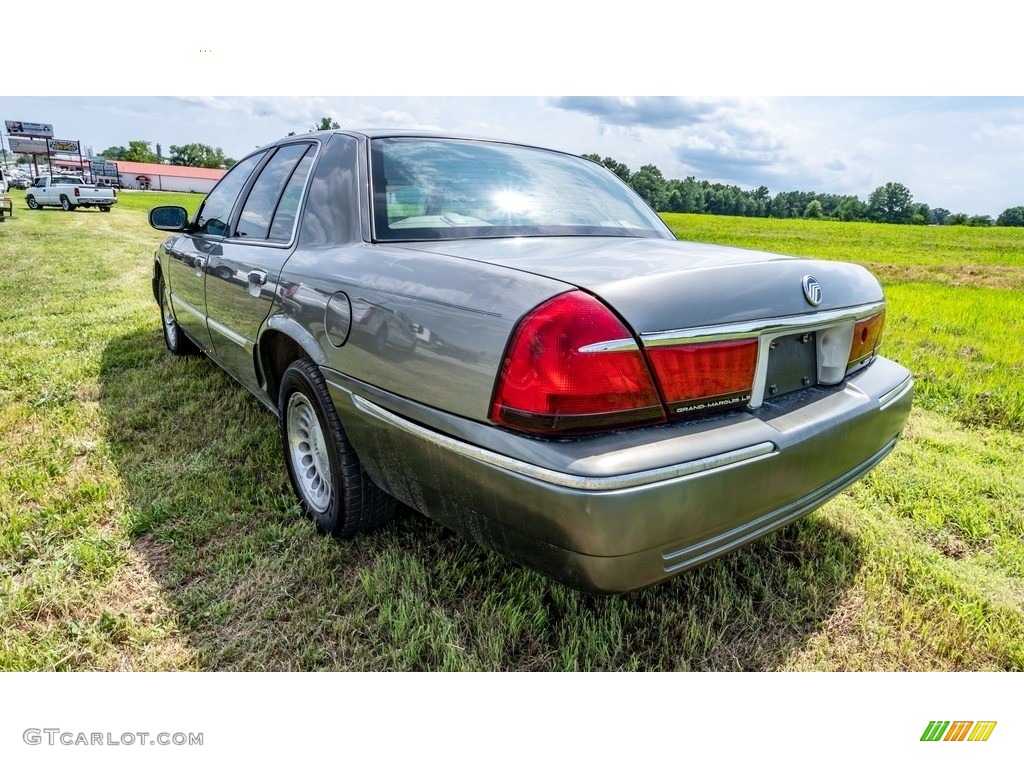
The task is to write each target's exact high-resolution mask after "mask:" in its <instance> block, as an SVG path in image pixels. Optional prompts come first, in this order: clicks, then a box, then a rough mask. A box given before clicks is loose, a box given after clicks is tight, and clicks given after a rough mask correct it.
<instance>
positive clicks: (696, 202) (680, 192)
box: [665, 176, 704, 213]
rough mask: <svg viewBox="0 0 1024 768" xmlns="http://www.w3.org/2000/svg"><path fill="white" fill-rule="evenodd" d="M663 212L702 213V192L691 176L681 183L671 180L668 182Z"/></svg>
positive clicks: (677, 180)
mask: <svg viewBox="0 0 1024 768" xmlns="http://www.w3.org/2000/svg"><path fill="white" fill-rule="evenodd" d="M665 210H666V211H671V212H672V213H703V212H704V190H703V188H702V187H701V186H700V184H698V183H697V182H696V181H695V180H694V178H693V176H687V177H686V178H685V179H683V180H682V181H679V179H672V180H671V181H670V182H668V199H667V200H666V201H665Z"/></svg>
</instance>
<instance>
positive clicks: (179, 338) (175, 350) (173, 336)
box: [158, 277, 199, 357]
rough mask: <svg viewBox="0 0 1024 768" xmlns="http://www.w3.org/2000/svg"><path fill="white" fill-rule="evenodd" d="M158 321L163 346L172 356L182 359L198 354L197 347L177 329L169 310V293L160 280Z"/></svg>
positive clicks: (161, 279)
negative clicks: (164, 345) (161, 329)
mask: <svg viewBox="0 0 1024 768" xmlns="http://www.w3.org/2000/svg"><path fill="white" fill-rule="evenodd" d="M158 290H159V293H160V319H161V323H160V324H161V325H162V326H163V330H164V344H166V345H167V349H168V351H169V352H170V353H171V354H172V355H177V356H178V357H184V356H186V355H196V354H199V347H197V346H196V345H195V344H194V343H193V342H192V339H190V338H189V337H188V336H186V335H185V332H184V331H182V330H181V328H179V327H178V321H177V320H175V319H174V310H173V309H171V291H170V289H169V288H168V287H167V283H166V282H165V281H164V279H163V278H162V277H161V278H160V284H159V288H158Z"/></svg>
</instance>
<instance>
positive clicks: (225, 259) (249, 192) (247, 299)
mask: <svg viewBox="0 0 1024 768" xmlns="http://www.w3.org/2000/svg"><path fill="white" fill-rule="evenodd" d="M316 147H317V145H316V144H315V143H314V142H309V141H299V142H296V143H293V144H285V145H283V146H280V147H278V148H276V149H275V150H273V151H272V154H269V155H268V157H267V158H266V159H265V162H264V163H263V165H262V166H261V167H260V169H259V170H258V172H257V174H256V175H255V177H254V179H253V180H252V181H251V183H250V184H248V185H247V187H246V190H245V191H244V192H243V194H242V197H243V202H242V203H241V204H240V206H239V207H238V210H237V211H236V212H235V217H234V218H233V219H232V224H231V231H230V234H229V236H228V237H226V238H224V239H223V240H222V241H221V242H220V243H219V245H220V248H219V249H218V251H217V252H216V253H213V254H211V255H210V259H209V261H208V262H207V264H206V309H207V314H208V326H209V329H210V338H211V341H212V344H213V349H214V353H215V355H216V357H217V358H218V360H219V361H220V362H221V363H222V364H223V365H224V367H225V368H227V369H228V370H230V371H231V372H232V373H233V374H234V375H235V376H236V377H237V378H238V379H239V380H241V381H242V383H243V384H246V385H247V386H249V387H250V388H252V389H258V387H259V382H258V380H257V376H256V368H255V365H254V356H253V348H254V346H255V344H256V337H257V334H258V331H259V328H260V325H261V324H262V323H263V321H264V320H265V319H266V317H267V315H268V314H269V312H270V308H271V305H272V304H273V301H274V296H275V294H276V292H277V279H278V276H279V275H280V274H281V268H282V267H283V266H284V263H285V261H286V260H287V259H288V257H289V256H290V255H291V253H292V250H293V249H294V247H295V224H296V221H297V214H298V210H299V204H300V202H301V198H302V191H303V189H304V188H305V185H306V179H307V178H308V177H309V171H310V168H311V167H312V165H313V158H314V157H315V155H316Z"/></svg>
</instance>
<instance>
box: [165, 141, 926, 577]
mask: <svg viewBox="0 0 1024 768" xmlns="http://www.w3.org/2000/svg"><path fill="white" fill-rule="evenodd" d="M150 222H151V224H152V225H153V226H155V227H156V228H158V229H162V230H165V231H168V232H169V233H171V234H170V236H169V237H168V239H167V240H166V241H165V242H164V243H163V244H162V245H161V246H160V247H159V248H158V249H157V252H156V255H155V258H154V262H153V290H154V295H155V297H156V299H157V302H158V303H159V305H160V307H161V313H162V318H163V329H164V338H165V341H166V343H167V347H168V349H170V351H171V352H173V353H175V354H188V353H194V352H197V351H200V350H201V351H202V352H204V353H205V354H207V355H208V356H209V357H210V358H212V359H213V360H214V361H215V362H216V363H218V364H219V365H221V366H223V367H224V368H225V369H226V370H227V371H228V372H229V373H230V374H231V375H232V376H234V377H235V378H236V379H237V380H238V381H239V382H240V383H241V384H242V385H243V386H245V387H247V388H248V389H249V390H251V391H252V393H253V394H254V395H256V397H258V398H259V399H260V400H261V401H262V402H263V403H264V404H265V405H266V406H267V407H268V408H269V409H270V410H271V411H273V412H274V413H275V414H277V415H278V417H279V418H280V422H281V443H282V449H283V454H284V459H285V463H286V464H287V467H288V472H289V475H290V477H291V480H292V484H293V486H294V488H295V491H296V494H297V496H298V498H299V500H300V501H301V504H302V506H303V508H304V509H305V510H306V512H307V513H308V514H309V515H310V516H311V517H312V518H313V520H314V521H315V522H316V525H317V527H318V528H319V530H321V531H323V532H325V533H331V534H334V535H336V536H346V537H347V536H352V535H354V534H356V533H359V532H361V531H364V530H367V529H369V528H372V527H374V526H376V525H379V524H381V523H383V522H384V521H386V520H387V519H388V517H389V516H390V515H391V513H392V511H393V510H394V507H395V503H396V500H398V501H401V502H402V503H404V504H407V505H409V506H410V507H413V508H414V509H416V510H418V511H419V512H421V513H423V514H424V515H427V516H428V517H430V518H433V519H434V520H437V521H438V522H440V523H442V524H444V525H446V526H448V527H450V528H453V529H455V530H457V531H459V532H461V533H462V534H464V535H466V536H468V537H470V538H471V539H473V540H475V541H477V542H479V543H481V544H484V545H486V546H489V547H492V548H494V549H496V550H498V551H500V552H502V553H504V554H506V555H507V556H509V557H510V558H512V559H513V560H515V561H517V562H519V563H523V564H525V565H528V566H530V567H532V568H535V569H537V570H539V571H541V572H543V573H545V574H547V575H549V576H550V577H552V578H554V579H557V580H558V581H561V582H564V583H566V584H569V585H572V586H574V587H577V588H580V589H584V590H588V591H592V592H601V593H615V592H623V591H628V590H632V589H636V588H639V587H643V586H646V585H649V584H653V583H655V582H658V581H661V580H663V579H666V578H669V577H671V576H672V575H674V574H677V573H679V572H681V571H683V570H685V569H687V568H691V567H693V566H696V565H698V564H700V563H703V562H705V561H707V560H709V559H711V558H714V557H717V556H719V555H722V554H723V553H725V552H728V551H730V550H732V549H735V548H736V547H739V546H742V545H744V544H747V543H748V542H751V541H753V540H755V539H757V538H759V537H761V536H764V535H765V534H766V533H768V532H770V531H772V530H774V529H776V528H778V527H779V526H782V525H785V524H786V523H789V522H791V521H793V520H795V519H797V518H799V517H801V516H803V515H806V514H807V513H809V512H810V511H812V510H813V509H815V508H816V507H818V506H820V505H821V504H823V503H824V502H825V501H826V500H827V499H829V498H830V497H832V496H833V495H835V494H836V493H838V492H839V491H841V490H842V489H843V488H845V487H846V486H848V485H849V484H850V483H852V482H854V481H855V480H857V479H858V478H859V477H861V476H862V475H863V474H865V473H866V472H868V471H869V470H870V469H871V468H872V467H873V466H875V465H876V464H877V463H878V462H879V461H881V460H882V459H883V458H884V457H885V456H886V454H887V453H889V451H891V450H892V448H893V446H894V445H895V444H896V441H897V439H898V438H899V436H900V433H901V430H902V428H903V425H904V422H905V421H906V418H907V415H908V412H909V410H910V403H911V398H912V390H913V384H912V381H911V378H910V373H909V372H908V371H907V370H906V369H905V368H903V367H902V366H900V365H898V364H896V363H894V362H892V361H890V360H887V359H885V358H883V357H881V356H879V354H878V349H879V344H880V342H881V338H882V332H883V326H884V323H885V298H884V296H883V293H882V290H881V288H880V286H879V284H878V282H877V280H875V278H874V277H872V276H871V275H870V274H869V273H868V272H867V271H866V270H864V269H862V268H861V267H858V266H855V265H852V264H843V263H836V262H824V261H811V260H806V259H799V258H794V257H790V256H783V255H778V254H771V253H761V252H756V251H750V250H741V249H736V248H724V247H719V246H711V245H703V244H699V243H692V242H680V241H678V240H676V239H675V237H674V236H673V235H672V233H671V232H670V231H669V230H668V228H667V227H666V226H665V225H664V224H663V223H662V221H661V220H660V219H659V218H658V216H657V215H656V214H655V213H654V212H653V211H651V210H650V208H649V207H648V206H647V205H646V204H645V203H644V202H643V201H642V200H641V199H640V198H638V197H637V196H636V195H635V194H634V193H633V192H632V191H631V190H630V189H629V188H628V187H627V186H626V185H625V184H623V183H622V182H621V181H620V180H619V179H618V178H617V177H615V176H614V175H613V174H611V173H610V172H608V171H607V170H605V169H604V168H602V167H601V166H599V165H597V164H595V163H592V162H590V161H589V160H585V159H582V158H579V157H574V156H571V155H567V154H563V153H560V152H555V151H550V150H544V149H540V148H536V147H529V146H522V145H516V144H511V143H505V142H497V141H486V140H479V139H470V138H463V137H455V136H444V135H437V134H423V133H415V132H356V131H344V130H342V131H331V132H324V133H312V134H308V135H305V136H294V137H289V138H287V139H283V140H281V141H279V142H277V143H275V144H272V145H270V146H267V147H264V148H262V149H260V150H258V151H256V152H254V153H253V154H251V155H250V156H248V157H246V158H245V159H243V160H242V161H241V162H239V163H238V164H237V165H235V166H234V167H233V168H232V169H231V170H230V171H229V172H228V173H227V174H226V175H225V176H224V178H223V179H222V180H221V181H220V182H219V183H218V185H217V186H216V187H215V188H214V190H213V191H212V192H211V193H210V194H209V196H208V197H207V198H206V199H205V201H204V202H203V203H202V205H201V206H200V208H199V210H198V212H197V213H196V215H195V216H194V217H192V218H190V217H189V215H188V213H187V212H186V211H185V209H183V208H178V207H174V206H163V207H160V208H155V209H153V210H152V211H151V212H150Z"/></svg>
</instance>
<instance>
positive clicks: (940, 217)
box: [932, 208, 951, 224]
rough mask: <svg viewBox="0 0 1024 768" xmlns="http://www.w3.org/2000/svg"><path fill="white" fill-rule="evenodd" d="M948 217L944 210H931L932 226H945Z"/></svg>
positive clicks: (948, 213) (947, 212)
mask: <svg viewBox="0 0 1024 768" xmlns="http://www.w3.org/2000/svg"><path fill="white" fill-rule="evenodd" d="M950 215H951V214H950V212H949V211H947V210H946V209H945V208H932V224H945V223H946V220H947V219H948V218H949V217H950Z"/></svg>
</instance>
